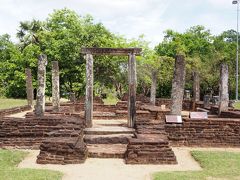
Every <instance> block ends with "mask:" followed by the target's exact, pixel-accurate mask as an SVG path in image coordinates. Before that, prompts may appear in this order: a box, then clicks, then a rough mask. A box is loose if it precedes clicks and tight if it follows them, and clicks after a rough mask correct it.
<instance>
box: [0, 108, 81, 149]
mask: <svg viewBox="0 0 240 180" xmlns="http://www.w3.org/2000/svg"><path fill="white" fill-rule="evenodd" d="M84 127H85V125H84V120H83V119H82V118H81V117H80V116H78V115H63V114H48V115H46V116H43V117H35V116H32V115H31V113H30V114H29V115H28V116H27V118H13V117H3V118H2V119H1V120H0V147H6V146H12V147H16V148H21V147H24V148H30V149H36V148H39V145H40V144H41V143H42V141H44V140H45V139H51V138H54V137H78V136H79V133H81V131H82V129H83V128H84Z"/></svg>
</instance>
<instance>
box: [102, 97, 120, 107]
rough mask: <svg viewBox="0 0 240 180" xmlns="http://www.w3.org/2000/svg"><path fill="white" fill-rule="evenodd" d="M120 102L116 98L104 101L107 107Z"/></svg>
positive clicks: (108, 98)
mask: <svg viewBox="0 0 240 180" xmlns="http://www.w3.org/2000/svg"><path fill="white" fill-rule="evenodd" d="M118 101H119V100H118V99H117V98H115V97H107V98H106V99H103V102H104V104H105V105H116V104H117V102H118Z"/></svg>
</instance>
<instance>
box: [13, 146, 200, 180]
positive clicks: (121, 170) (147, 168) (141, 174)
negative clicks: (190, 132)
mask: <svg viewBox="0 0 240 180" xmlns="http://www.w3.org/2000/svg"><path fill="white" fill-rule="evenodd" d="M173 150H174V153H175V155H176V157H177V160H178V164H177V165H126V164H124V161H123V160H122V159H98V158H89V159H87V160H86V162H85V163H84V164H78V165H39V164H36V163H35V161H36V157H37V155H38V153H39V151H36V150H27V151H28V152H30V154H29V155H28V156H27V157H26V159H24V160H23V161H22V162H21V163H20V164H19V166H18V167H19V168H35V169H51V170H57V171H61V172H63V173H64V177H63V179H64V180H78V179H80V180H96V179H98V180H112V179H115V180H123V179H124V180H146V179H151V174H152V173H154V172H157V171H199V170H201V167H200V166H199V164H198V163H197V162H196V161H195V160H194V159H193V158H192V156H191V155H190V151H189V149H185V148H173Z"/></svg>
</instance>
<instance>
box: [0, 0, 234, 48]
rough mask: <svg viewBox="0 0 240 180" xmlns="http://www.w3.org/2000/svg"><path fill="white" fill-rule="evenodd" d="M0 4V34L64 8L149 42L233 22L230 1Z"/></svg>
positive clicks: (31, 0) (12, 0)
mask: <svg viewBox="0 0 240 180" xmlns="http://www.w3.org/2000/svg"><path fill="white" fill-rule="evenodd" d="M0 4H1V6H0V34H3V33H9V34H11V35H12V36H15V34H16V29H17V27H18V25H19V21H24V20H31V19H33V18H35V19H40V20H43V19H45V18H47V16H48V14H50V13H52V11H53V9H61V8H64V7H67V8H70V9H72V10H74V11H76V12H77V13H78V14H80V15H85V14H91V15H92V16H93V17H94V19H95V21H97V22H99V21H100V22H102V23H103V24H104V25H105V26H106V27H107V28H108V29H109V30H110V31H112V32H115V33H119V34H122V35H125V36H126V37H128V38H133V37H135V38H137V37H138V36H139V35H140V34H145V36H146V38H147V40H149V41H151V42H152V45H156V44H157V43H159V42H160V41H161V40H162V38H163V31H165V30H166V29H173V30H176V31H180V32H183V31H184V30H185V29H186V28H189V27H190V26H193V25H197V24H203V25H205V26H206V27H207V28H210V29H211V30H212V31H213V32H214V33H215V32H216V33H218V32H221V31H223V30H226V29H229V28H234V27H235V24H236V23H235V22H236V19H235V8H234V7H233V5H232V4H231V0H202V1H193V0H185V1H184V2H183V1H176V0H81V1H80V0H41V1H36V0H24V1H23V0H0ZM228 27H229V28H228Z"/></svg>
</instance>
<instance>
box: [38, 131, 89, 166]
mask: <svg viewBox="0 0 240 180" xmlns="http://www.w3.org/2000/svg"><path fill="white" fill-rule="evenodd" d="M87 156H88V150H87V146H86V144H85V143H84V142H83V134H82V133H81V135H80V136H79V137H74V138H53V139H47V140H44V141H43V143H42V144H41V146H40V154H39V155H38V157H37V163H38V164H80V163H84V162H85V160H86V159H87Z"/></svg>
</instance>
